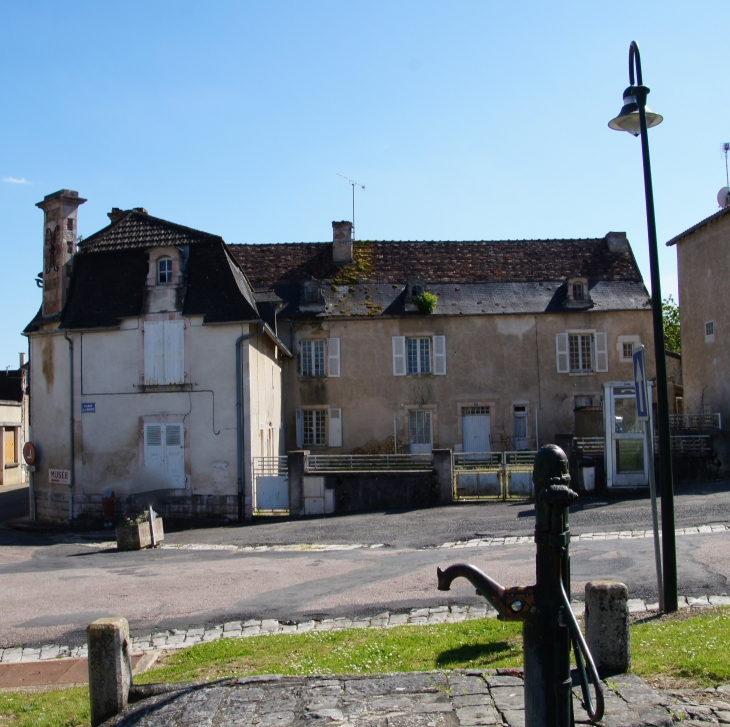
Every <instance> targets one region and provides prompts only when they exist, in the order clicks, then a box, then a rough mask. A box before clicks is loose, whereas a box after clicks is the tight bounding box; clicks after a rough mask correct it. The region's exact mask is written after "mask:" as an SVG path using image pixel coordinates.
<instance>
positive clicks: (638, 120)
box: [608, 40, 678, 613]
mask: <svg viewBox="0 0 730 727" xmlns="http://www.w3.org/2000/svg"><path fill="white" fill-rule="evenodd" d="M634 71H636V85H634ZM629 83H630V84H631V85H630V86H629V87H628V88H627V89H626V90H625V91H624V100H623V103H624V105H623V108H622V109H621V111H620V112H619V115H618V116H617V117H616V118H615V119H612V120H611V121H609V123H608V126H609V128H611V129H615V130H616V131H627V132H628V133H629V134H633V135H634V136H641V154H642V157H643V160H644V192H645V195H646V224H647V227H648V231H649V267H650V271H651V304H652V310H653V314H654V315H653V317H654V355H655V358H656V379H657V386H656V391H657V418H658V420H659V421H658V424H659V477H660V482H661V501H662V561H663V566H664V567H663V571H664V574H663V575H664V611H665V612H667V613H670V612H672V611H676V610H677V608H678V603H677V549H676V544H675V536H674V483H673V481H672V449H671V447H672V441H671V433H670V428H669V398H668V394H667V361H666V357H665V344H664V324H663V319H662V291H661V282H660V279H659V254H658V252H657V236H656V221H655V219H654V193H653V191H652V184H651V164H650V161H649V136H648V133H647V129H648V128H649V127H652V126H656V125H657V124H660V123H661V122H662V121H663V119H662V117H661V116H660V115H659V114H655V113H653V112H652V111H651V110H650V109H649V107H648V106H647V105H646V97H647V95H648V94H649V89H648V88H647V87H646V86H644V85H643V79H642V77H641V56H640V55H639V46H638V44H637V43H636V41H635V40H634V41H631V46H630V47H629Z"/></svg>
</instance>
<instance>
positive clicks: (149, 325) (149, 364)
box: [144, 321, 165, 385]
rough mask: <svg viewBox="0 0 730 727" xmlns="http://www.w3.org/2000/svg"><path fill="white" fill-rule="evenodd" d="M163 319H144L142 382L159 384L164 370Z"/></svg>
mask: <svg viewBox="0 0 730 727" xmlns="http://www.w3.org/2000/svg"><path fill="white" fill-rule="evenodd" d="M163 323H164V321H145V324H144V382H145V384H148V385H156V384H161V383H162V381H163V377H164V371H165V354H164V329H163Z"/></svg>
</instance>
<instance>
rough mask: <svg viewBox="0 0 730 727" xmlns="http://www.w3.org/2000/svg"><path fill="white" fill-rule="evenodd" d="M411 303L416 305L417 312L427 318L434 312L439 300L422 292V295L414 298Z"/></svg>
mask: <svg viewBox="0 0 730 727" xmlns="http://www.w3.org/2000/svg"><path fill="white" fill-rule="evenodd" d="M413 302H414V303H415V304H416V308H418V310H419V312H420V313H423V315H425V316H427V315H431V313H433V312H434V311H435V310H436V305H437V304H438V302H439V299H438V297H437V296H435V295H434V294H433V293H428V292H426V291H424V292H423V293H419V294H418V295H416V296H414V297H413Z"/></svg>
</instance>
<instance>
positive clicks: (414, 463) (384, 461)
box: [305, 454, 433, 472]
mask: <svg viewBox="0 0 730 727" xmlns="http://www.w3.org/2000/svg"><path fill="white" fill-rule="evenodd" d="M305 468H306V470H307V472H372V471H378V472H400V471H409V470H421V471H422V470H431V469H433V455H431V454H310V455H308V456H307V457H306V461H305Z"/></svg>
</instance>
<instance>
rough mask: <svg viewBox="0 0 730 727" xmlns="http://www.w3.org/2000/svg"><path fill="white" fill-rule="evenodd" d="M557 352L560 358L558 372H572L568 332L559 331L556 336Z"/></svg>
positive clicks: (557, 356) (558, 358)
mask: <svg viewBox="0 0 730 727" xmlns="http://www.w3.org/2000/svg"><path fill="white" fill-rule="evenodd" d="M555 354H556V358H557V360H558V373H559V374H568V373H570V358H569V356H568V334H567V333H558V334H557V335H556V336H555Z"/></svg>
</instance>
